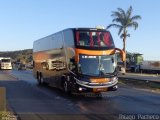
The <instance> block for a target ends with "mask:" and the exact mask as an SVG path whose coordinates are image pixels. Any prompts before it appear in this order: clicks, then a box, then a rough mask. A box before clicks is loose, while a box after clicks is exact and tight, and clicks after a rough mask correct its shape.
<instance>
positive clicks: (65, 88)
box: [63, 81, 68, 93]
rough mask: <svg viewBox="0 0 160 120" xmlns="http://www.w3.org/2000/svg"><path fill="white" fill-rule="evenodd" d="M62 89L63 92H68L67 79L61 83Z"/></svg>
mask: <svg viewBox="0 0 160 120" xmlns="http://www.w3.org/2000/svg"><path fill="white" fill-rule="evenodd" d="M63 89H64V92H65V93H68V83H67V81H64V83H63Z"/></svg>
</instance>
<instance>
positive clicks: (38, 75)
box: [37, 72, 41, 85]
mask: <svg viewBox="0 0 160 120" xmlns="http://www.w3.org/2000/svg"><path fill="white" fill-rule="evenodd" d="M37 82H38V84H39V85H40V84H41V80H40V74H39V73H38V72H37Z"/></svg>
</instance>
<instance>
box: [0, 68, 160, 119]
mask: <svg viewBox="0 0 160 120" xmlns="http://www.w3.org/2000/svg"><path fill="white" fill-rule="evenodd" d="M0 86H3V87H6V90H7V102H8V106H9V107H10V109H11V110H12V111H14V112H15V113H16V114H17V115H18V116H19V117H20V119H21V120H53V119H57V120H61V119H66V120H71V119H76V120H78V119H79V120H81V119H83V120H99V119H106V120H111V119H119V120H123V119H124V117H122V115H124V116H126V115H134V116H135V117H138V115H153V114H154V115H158V116H159V119H160V94H159V93H154V92H149V91H144V90H141V89H138V88H131V87H129V86H126V85H122V84H120V85H119V89H118V90H117V91H113V92H107V93H102V97H101V98H95V97H93V95H92V94H89V95H88V96H87V97H86V96H79V95H71V96H68V95H65V94H64V93H63V92H62V91H60V90H58V89H55V88H51V87H48V86H39V85H37V81H36V80H35V79H34V77H33V75H32V72H31V71H17V70H11V71H0Z"/></svg>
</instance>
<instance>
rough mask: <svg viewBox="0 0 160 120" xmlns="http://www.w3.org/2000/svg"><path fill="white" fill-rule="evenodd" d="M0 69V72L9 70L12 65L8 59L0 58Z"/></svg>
mask: <svg viewBox="0 0 160 120" xmlns="http://www.w3.org/2000/svg"><path fill="white" fill-rule="evenodd" d="M0 69H1V70H11V69H12V63H11V58H10V57H0Z"/></svg>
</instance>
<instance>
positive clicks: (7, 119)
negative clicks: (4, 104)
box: [0, 111, 17, 120]
mask: <svg viewBox="0 0 160 120" xmlns="http://www.w3.org/2000/svg"><path fill="white" fill-rule="evenodd" d="M0 120H17V117H16V116H15V115H13V113H11V112H8V111H0Z"/></svg>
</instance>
